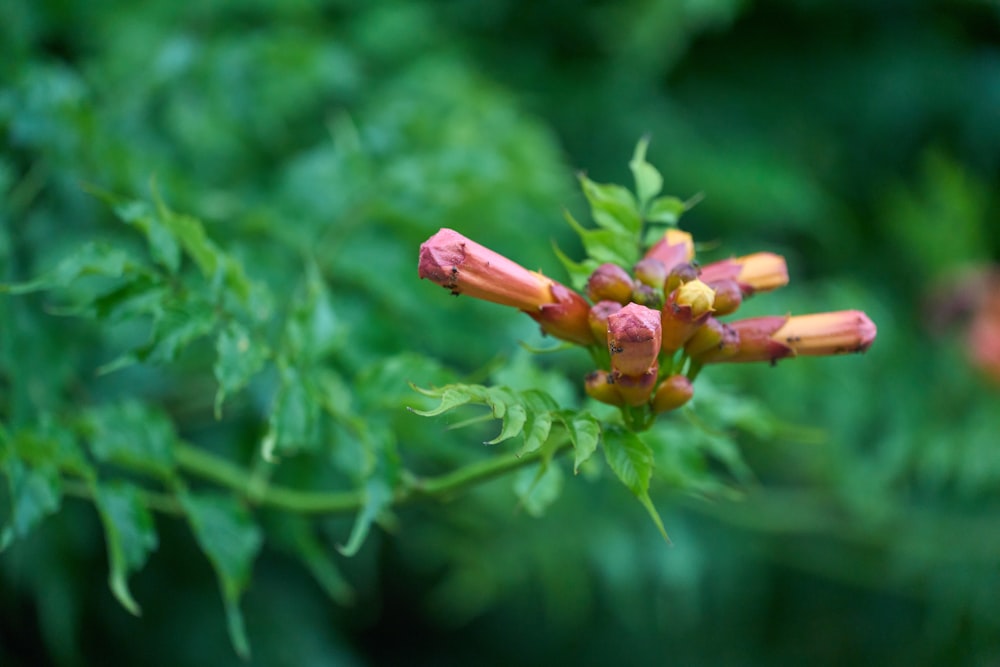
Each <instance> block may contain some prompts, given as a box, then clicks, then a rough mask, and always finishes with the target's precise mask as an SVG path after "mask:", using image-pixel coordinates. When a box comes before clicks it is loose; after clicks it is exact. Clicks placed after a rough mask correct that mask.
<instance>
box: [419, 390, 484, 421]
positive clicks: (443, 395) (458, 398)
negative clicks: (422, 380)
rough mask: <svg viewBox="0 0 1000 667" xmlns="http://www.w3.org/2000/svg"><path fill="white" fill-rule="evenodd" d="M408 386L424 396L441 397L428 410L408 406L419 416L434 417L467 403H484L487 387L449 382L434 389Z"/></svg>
mask: <svg viewBox="0 0 1000 667" xmlns="http://www.w3.org/2000/svg"><path fill="white" fill-rule="evenodd" d="M410 386H411V387H413V390H414V391H417V392H419V393H421V394H423V395H424V396H430V397H432V398H440V399H441V402H440V403H439V404H438V405H437V407H435V408H432V409H430V410H417V409H416V408H410V412H412V413H413V414H415V415H420V416H421V417H436V416H438V415H440V414H443V413H445V412H448V411H449V410H454V409H455V408H457V407H459V406H462V405H466V404H467V403H483V404H485V402H486V394H487V389H486V387H483V386H482V385H468V384H451V385H445V386H444V387H439V388H434V389H423V388H421V387H418V386H416V385H413V384H411V385H410Z"/></svg>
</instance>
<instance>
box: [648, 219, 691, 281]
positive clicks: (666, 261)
mask: <svg viewBox="0 0 1000 667" xmlns="http://www.w3.org/2000/svg"><path fill="white" fill-rule="evenodd" d="M645 256H646V257H647V258H653V259H658V260H660V262H662V263H663V266H664V270H665V271H666V272H667V273H668V274H669V273H670V272H671V271H672V270H673V268H674V267H675V266H677V265H678V264H684V263H685V262H690V261H691V260H692V259H694V240H693V239H692V238H691V235H690V234H688V233H687V232H682V231H681V230H679V229H668V230H667V231H666V232H664V234H663V238H662V239H660V240H659V241H657V242H656V243H655V244H654V245H653V247H652V248H650V249H649V250H648V251H647V252H646V255H645ZM658 286H659V285H654V287H658Z"/></svg>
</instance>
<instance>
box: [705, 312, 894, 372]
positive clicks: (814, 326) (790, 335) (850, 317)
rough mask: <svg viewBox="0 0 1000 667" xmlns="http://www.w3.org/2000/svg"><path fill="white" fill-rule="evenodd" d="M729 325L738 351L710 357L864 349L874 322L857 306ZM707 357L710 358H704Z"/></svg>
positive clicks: (743, 358)
mask: <svg viewBox="0 0 1000 667" xmlns="http://www.w3.org/2000/svg"><path fill="white" fill-rule="evenodd" d="M730 326H731V327H732V328H733V330H734V331H736V333H737V335H738V336H739V339H740V347H739V351H738V352H737V353H736V354H734V355H732V356H730V357H728V358H725V359H711V361H772V362H773V361H777V360H778V359H782V358H784V357H793V356H796V355H799V354H801V355H807V356H821V355H831V354H846V353H848V352H864V351H865V350H867V349H868V348H869V347H871V344H872V343H873V342H874V340H875V335H876V333H877V329H876V328H875V324H874V323H873V322H872V321H871V320H870V319H869V318H868V316H867V315H865V314H864V313H863V312H861V311H859V310H841V311H836V312H831V313H816V314H813V315H797V316H795V317H787V316H786V317H752V318H750V319H746V320H737V321H736V322H732V323H731V324H730ZM705 361H709V360H705Z"/></svg>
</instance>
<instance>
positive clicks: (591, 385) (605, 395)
mask: <svg viewBox="0 0 1000 667" xmlns="http://www.w3.org/2000/svg"><path fill="white" fill-rule="evenodd" d="M583 390H584V391H586V392H587V396H590V397H591V398H593V399H594V400H597V401H600V402H601V403H607V404H608V405H615V406H619V407H620V406H622V405H624V404H625V400H624V399H623V398H622V395H621V393H620V392H619V391H618V385H616V384H615V381H614V378H613V377H612V376H611V374H610V373H608V372H607V371H592V372H590V373H588V374H587V377H586V378H585V379H584V383H583Z"/></svg>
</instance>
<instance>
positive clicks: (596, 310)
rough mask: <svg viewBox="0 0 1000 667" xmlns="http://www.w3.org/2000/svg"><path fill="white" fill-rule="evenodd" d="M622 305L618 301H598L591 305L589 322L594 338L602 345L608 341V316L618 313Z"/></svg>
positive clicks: (588, 316)
mask: <svg viewBox="0 0 1000 667" xmlns="http://www.w3.org/2000/svg"><path fill="white" fill-rule="evenodd" d="M621 309H622V305H621V304H620V303H618V302H617V301H598V302H597V303H595V304H594V305H593V306H591V307H590V313H589V314H588V315H587V322H588V323H589V324H590V330H591V332H593V334H594V340H596V341H597V342H598V343H601V344H602V345H604V344H606V343H607V341H608V316H609V315H611V314H612V313H617V312H618V311H619V310H621Z"/></svg>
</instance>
